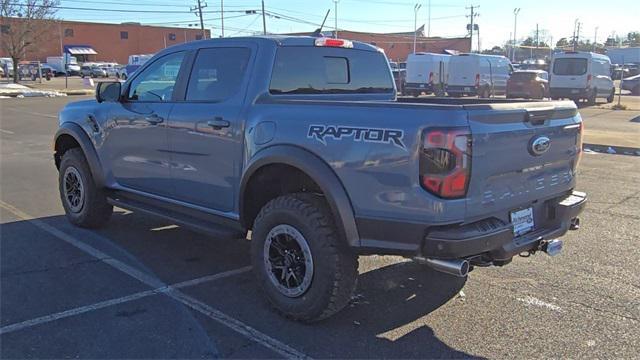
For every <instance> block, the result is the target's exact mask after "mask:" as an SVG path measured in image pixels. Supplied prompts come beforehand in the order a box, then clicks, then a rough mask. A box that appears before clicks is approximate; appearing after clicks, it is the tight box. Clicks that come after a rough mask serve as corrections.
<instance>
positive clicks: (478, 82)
mask: <svg viewBox="0 0 640 360" xmlns="http://www.w3.org/2000/svg"><path fill="white" fill-rule="evenodd" d="M478 86H480V74H476V87H478Z"/></svg>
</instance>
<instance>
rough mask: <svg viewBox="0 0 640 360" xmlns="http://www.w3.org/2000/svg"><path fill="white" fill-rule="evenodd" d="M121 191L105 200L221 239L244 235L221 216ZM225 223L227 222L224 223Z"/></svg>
mask: <svg viewBox="0 0 640 360" xmlns="http://www.w3.org/2000/svg"><path fill="white" fill-rule="evenodd" d="M134 197H136V196H135V195H134V196H129V195H128V194H127V195H125V194H123V193H122V192H114V193H112V194H110V196H109V197H108V198H107V201H108V202H109V203H110V204H111V205H113V206H117V207H119V208H122V209H126V210H131V211H133V212H140V213H144V214H148V215H152V216H157V217H160V218H163V219H166V220H168V221H170V222H172V223H175V224H176V225H180V226H184V227H186V228H189V229H191V230H194V231H196V232H199V233H202V234H205V235H210V236H213V237H216V238H221V239H240V238H244V237H245V236H246V232H243V231H242V229H241V228H240V225H239V224H237V223H236V224H234V221H233V220H230V219H226V218H222V217H221V216H217V215H212V214H208V213H204V212H201V211H198V210H194V209H188V208H183V207H180V206H178V205H174V204H166V205H165V204H164V203H160V201H146V200H145V201H142V200H138V199H135V198H134ZM225 223H227V224H225Z"/></svg>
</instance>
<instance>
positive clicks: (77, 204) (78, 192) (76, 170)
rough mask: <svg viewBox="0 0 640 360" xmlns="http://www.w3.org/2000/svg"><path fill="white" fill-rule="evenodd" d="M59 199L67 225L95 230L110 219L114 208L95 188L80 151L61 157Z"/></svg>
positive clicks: (71, 151)
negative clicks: (68, 223)
mask: <svg viewBox="0 0 640 360" xmlns="http://www.w3.org/2000/svg"><path fill="white" fill-rule="evenodd" d="M58 183H59V191H60V200H62V206H63V207H64V212H65V214H66V216H67V219H68V220H69V222H71V223H72V224H74V225H76V226H80V227H85V228H98V227H101V226H103V225H104V224H106V223H107V221H109V219H110V218H111V214H112V213H113V206H111V205H110V204H109V203H108V202H107V198H106V196H105V194H104V191H103V189H101V188H99V187H97V186H96V184H95V182H94V180H93V175H92V174H91V170H90V169H89V165H88V164H87V160H86V159H85V157H84V153H83V152H82V150H81V149H80V148H73V149H69V150H67V151H66V152H65V153H64V155H63V156H62V161H61V162H60V170H59V175H58Z"/></svg>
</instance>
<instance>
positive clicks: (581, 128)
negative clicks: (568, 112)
mask: <svg viewBox="0 0 640 360" xmlns="http://www.w3.org/2000/svg"><path fill="white" fill-rule="evenodd" d="M583 134H584V122H582V121H580V126H579V127H578V135H577V138H576V147H577V152H578V156H577V158H576V162H575V165H574V166H573V171H576V170H578V164H579V163H580V160H581V159H582V136H583Z"/></svg>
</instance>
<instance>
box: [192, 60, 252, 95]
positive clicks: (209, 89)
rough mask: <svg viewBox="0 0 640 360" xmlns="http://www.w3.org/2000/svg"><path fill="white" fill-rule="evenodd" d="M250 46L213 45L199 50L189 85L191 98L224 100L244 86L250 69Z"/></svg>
mask: <svg viewBox="0 0 640 360" xmlns="http://www.w3.org/2000/svg"><path fill="white" fill-rule="evenodd" d="M250 56H251V50H250V49H248V48H211V49H201V50H200V51H198V55H197V56H196V60H195V62H194V63H193V69H192V70H191V77H190V79H189V85H188V87H187V97H186V100H187V101H216V102H219V101H224V100H227V99H229V98H231V97H232V96H233V95H235V94H236V93H237V92H238V90H239V89H240V85H241V84H242V79H243V78H244V74H245V73H246V71H247V64H248V63H249V57H250Z"/></svg>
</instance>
